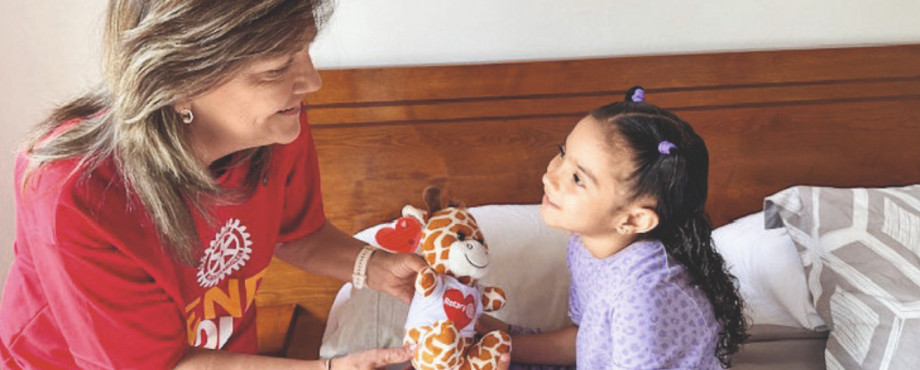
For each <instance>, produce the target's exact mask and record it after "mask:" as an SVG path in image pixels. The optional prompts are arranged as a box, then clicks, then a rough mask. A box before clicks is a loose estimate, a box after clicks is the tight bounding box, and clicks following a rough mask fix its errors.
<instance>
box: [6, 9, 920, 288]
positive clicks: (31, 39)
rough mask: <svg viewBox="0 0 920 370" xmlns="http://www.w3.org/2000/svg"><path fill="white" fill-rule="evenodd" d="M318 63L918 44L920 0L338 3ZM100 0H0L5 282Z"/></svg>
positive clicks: (79, 84)
mask: <svg viewBox="0 0 920 370" xmlns="http://www.w3.org/2000/svg"><path fill="white" fill-rule="evenodd" d="M337 2H338V4H339V5H338V8H337V10H336V15H335V17H334V18H333V20H332V22H331V24H330V26H329V28H328V29H327V30H326V32H324V34H323V35H322V36H321V39H320V40H319V41H318V42H317V44H316V45H315V46H314V49H313V53H314V60H315V61H316V62H317V64H318V65H319V66H321V67H340V66H371V65H407V64H440V63H462V62H485V61H507V60H532V59H553V58H574V57H587V56H614V55H629V54H660V53H679V52H681V53H682V52H696V51H716V50H745V49H774V48H809V47H818V46H840V45H864V44H882V43H907V42H910V43H920V22H917V20H916V15H917V14H920V1H917V0H873V1H869V0H812V1H801V0H772V1H759V0H645V1H610V0H568V1H560V0H556V1H550V0H498V1H496V0H466V1H445V0H387V1H372V0H337ZM104 3H105V1H102V0H93V1H91V0H2V1H0V53H2V55H3V56H2V59H0V86H2V87H3V90H2V91H0V174H4V175H5V176H2V177H0V179H2V180H0V282H2V281H3V280H5V277H6V271H7V270H8V268H9V265H10V263H11V261H12V242H13V239H14V236H15V227H14V225H15V215H14V211H13V188H14V185H13V183H12V172H13V170H12V165H13V153H14V152H15V150H16V148H17V147H18V145H19V143H20V142H21V141H22V139H23V137H24V133H25V132H26V130H27V128H28V127H29V126H30V125H31V124H33V123H34V122H36V121H38V120H39V119H41V118H42V117H43V116H44V115H46V114H47V113H48V111H49V110H50V109H51V107H52V106H53V105H54V104H55V103H60V102H61V101H62V100H63V99H65V98H67V97H71V96H73V95H75V94H76V93H78V92H79V91H81V89H82V88H83V87H85V86H89V85H90V84H91V83H92V82H93V81H94V80H95V79H96V78H97V76H98V74H99V70H98V67H97V59H98V45H97V41H98V38H99V34H100V30H101V26H102V24H101V22H102V19H101V18H102V12H103V7H104Z"/></svg>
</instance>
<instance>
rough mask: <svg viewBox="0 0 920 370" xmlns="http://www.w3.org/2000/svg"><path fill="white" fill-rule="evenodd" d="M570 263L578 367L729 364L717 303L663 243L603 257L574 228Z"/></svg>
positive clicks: (638, 244) (707, 366)
mask: <svg viewBox="0 0 920 370" xmlns="http://www.w3.org/2000/svg"><path fill="white" fill-rule="evenodd" d="M568 265H569V271H570V273H571V274H572V283H571V284H572V285H571V287H570V290H569V294H570V300H569V316H570V317H571V319H572V321H573V322H574V323H575V324H576V325H578V336H577V339H576V345H575V346H576V358H577V364H578V368H579V369H721V368H722V367H721V365H720V363H719V360H718V359H717V358H716V357H715V349H716V342H717V341H718V332H719V324H718V322H717V321H716V320H715V316H714V315H713V312H712V306H711V305H710V304H709V300H708V299H707V298H706V295H705V293H703V291H702V290H700V289H698V288H695V287H693V286H691V285H690V276H689V274H688V273H687V271H686V270H685V269H684V267H683V266H682V265H680V264H679V263H677V262H676V261H674V260H673V259H672V258H670V257H669V256H668V254H667V252H665V249H664V246H663V245H662V244H661V243H660V242H658V241H639V242H636V243H633V244H631V245H629V246H628V247H626V248H624V249H623V250H621V251H619V252H617V253H616V254H615V255H613V256H611V257H608V258H605V259H597V258H594V256H592V255H591V253H590V252H589V251H588V250H587V249H586V248H585V246H584V244H582V241H581V238H580V237H579V236H578V235H573V236H572V238H571V239H570V240H569V245H568ZM514 331H517V332H533V331H528V330H527V329H522V328H515V329H514V330H513V332H514ZM512 368H514V369H551V368H556V369H558V368H559V367H546V366H539V367H536V366H533V365H522V364H514V365H512Z"/></svg>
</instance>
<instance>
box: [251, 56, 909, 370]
mask: <svg viewBox="0 0 920 370" xmlns="http://www.w3.org/2000/svg"><path fill="white" fill-rule="evenodd" d="M321 75H322V77H323V81H324V87H323V88H322V90H320V91H319V92H318V93H316V94H311V95H309V96H307V98H306V100H305V101H306V102H307V103H308V104H309V113H310V119H311V123H312V129H313V134H314V137H315V141H316V145H317V151H318V153H319V157H320V168H321V172H322V176H323V178H322V187H323V199H324V202H325V207H326V214H327V215H328V218H329V220H330V221H331V222H332V223H333V224H335V225H336V226H338V227H339V228H341V229H343V230H345V231H347V232H356V231H359V230H360V229H362V228H365V227H368V226H371V225H374V224H378V223H380V222H383V221H387V220H390V219H393V218H395V217H397V216H398V213H399V210H400V209H401V207H402V206H403V205H405V204H407V203H411V204H417V205H419V204H420V203H421V200H420V194H421V191H422V189H423V188H424V187H426V186H428V185H439V186H440V187H441V188H442V189H445V191H446V193H447V195H448V196H450V197H453V198H456V199H460V200H463V201H464V202H465V203H466V204H468V205H481V204H496V203H518V204H519V203H538V202H539V201H540V198H541V197H542V186H541V183H540V176H541V175H542V174H543V172H544V170H545V168H546V164H547V163H548V161H549V159H550V158H551V157H552V156H553V155H555V145H556V144H558V143H559V142H561V140H562V139H563V138H564V137H565V135H566V134H567V133H568V131H569V130H570V129H571V128H572V127H573V126H574V125H575V123H576V122H577V121H578V120H579V119H580V118H581V117H583V116H584V115H585V114H586V113H587V111H588V110H590V109H592V108H594V107H597V106H600V105H603V104H606V103H609V102H612V101H616V100H620V99H622V96H623V94H624V93H625V91H626V90H627V89H628V88H629V87H631V86H633V85H637V84H638V85H642V86H644V87H645V88H646V91H647V94H646V97H647V99H648V101H649V102H650V103H652V104H656V105H659V106H661V107H664V108H668V109H670V110H672V111H674V112H676V113H677V114H678V115H680V116H681V117H682V118H684V119H685V120H686V121H688V122H690V124H691V125H692V126H694V128H695V129H696V130H697V132H698V133H699V134H700V136H702V137H703V138H704V139H705V140H706V143H707V146H708V148H709V151H710V158H711V167H710V193H709V194H710V198H709V202H708V207H707V208H708V211H709V214H710V216H711V217H712V219H713V222H714V223H715V224H716V226H718V225H721V224H724V223H726V222H728V221H730V220H732V219H734V218H737V217H739V216H742V215H744V214H747V213H751V212H755V211H757V210H759V209H761V207H762V202H763V198H764V197H765V196H767V195H769V194H772V193H774V192H777V191H779V190H781V189H783V188H786V187H788V186H791V185H795V184H817V185H829V186H841V187H842V186H886V185H898V184H907V183H920V143H918V141H920V45H900V46H886V47H868V48H843V49H821V50H794V51H763V52H740V53H719V54H698V55H665V56H642V57H625V58H605V59H581V60H564V61H542V62H524V63H503V64H484V65H454V66H427V67H400V68H363V69H345V70H326V71H322V72H321ZM340 286H341V282H339V281H334V280H331V279H327V278H322V277H317V276H311V275H308V274H306V273H303V272H300V271H297V270H296V269H294V268H292V267H290V266H288V265H286V264H284V263H283V262H279V261H275V262H274V263H273V265H272V267H271V268H270V269H269V272H268V273H267V275H266V276H265V278H264V281H263V284H262V287H261V291H260V292H259V294H258V295H257V297H256V302H257V303H258V304H259V305H260V306H262V307H265V306H276V305H285V304H292V303H297V304H299V305H300V306H302V307H303V309H301V310H302V312H301V315H300V316H299V317H298V319H297V324H296V326H297V327H298V328H297V330H296V331H295V334H294V335H295V337H296V336H300V338H302V339H301V340H300V342H301V343H299V344H297V348H296V349H291V350H289V351H288V355H289V356H291V357H315V356H316V349H317V348H318V345H319V340H320V337H321V335H322V329H323V326H324V323H325V318H326V316H327V314H328V310H329V308H330V306H331V304H332V300H333V297H334V296H335V293H336V291H337V290H338V289H339V287H340ZM265 335H269V334H265ZM291 351H293V352H291Z"/></svg>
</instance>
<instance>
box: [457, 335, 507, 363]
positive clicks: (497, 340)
mask: <svg viewBox="0 0 920 370" xmlns="http://www.w3.org/2000/svg"><path fill="white" fill-rule="evenodd" d="M505 353H511V336H510V335H508V334H507V333H505V332H502V331H499V330H494V331H490V332H489V333H487V334H486V335H485V336H483V337H482V339H480V340H479V342H478V343H476V344H474V345H473V346H472V347H470V351H469V352H468V353H467V355H466V358H464V363H465V364H464V365H465V366H461V369H475V370H494V369H496V368H497V367H498V358H499V357H501V355H502V354H505Z"/></svg>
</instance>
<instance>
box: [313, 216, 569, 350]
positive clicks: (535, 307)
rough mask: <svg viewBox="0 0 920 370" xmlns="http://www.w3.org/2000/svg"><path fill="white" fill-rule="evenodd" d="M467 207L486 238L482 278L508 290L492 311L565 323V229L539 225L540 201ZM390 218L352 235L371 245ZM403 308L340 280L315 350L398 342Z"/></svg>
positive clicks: (528, 321) (543, 324)
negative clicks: (502, 302) (486, 261)
mask: <svg viewBox="0 0 920 370" xmlns="http://www.w3.org/2000/svg"><path fill="white" fill-rule="evenodd" d="M470 212H471V213H472V214H473V217H475V218H476V221H477V222H478V223H479V227H480V228H481V229H482V233H483V236H484V237H485V239H486V241H487V242H488V244H489V256H490V257H491V264H492V265H491V266H492V267H490V269H489V275H488V276H487V277H486V278H485V279H483V284H484V285H494V286H497V287H499V288H502V289H503V290H504V291H505V293H506V294H507V296H508V304H507V305H506V306H505V307H504V308H503V309H501V310H500V311H498V312H496V313H495V314H494V316H496V317H498V318H500V319H503V320H507V321H509V322H511V323H514V324H517V325H522V326H525V327H530V328H540V329H543V330H553V329H556V328H559V327H562V326H563V325H565V324H567V323H568V322H569V321H568V316H567V313H568V299H569V294H568V293H569V274H568V269H567V268H566V261H565V258H566V257H565V256H566V242H567V241H568V233H566V232H563V231H560V230H554V229H550V228H548V227H547V226H546V225H544V224H543V220H542V219H541V217H540V206H539V205H489V206H481V207H471V208H470ZM392 224H393V222H391V223H388V224H381V225H377V226H373V227H371V228H368V229H366V230H364V231H361V232H359V233H358V234H356V235H355V237H356V238H358V239H360V240H363V241H364V242H366V243H368V244H371V245H376V241H375V239H374V236H375V235H376V233H377V230H379V229H381V228H383V227H385V226H392ZM378 253H379V252H378ZM407 314H408V305H407V304H405V303H403V302H401V301H399V300H397V299H395V298H393V297H390V296H389V295H386V294H382V293H378V292H376V291H373V290H370V289H362V290H352V289H351V284H345V286H344V287H343V288H342V290H340V291H339V294H338V296H337V297H336V301H335V303H334V304H333V306H332V310H331V311H330V314H329V320H328V321H327V324H326V332H325V334H324V335H323V344H322V347H320V356H323V357H330V356H338V355H342V354H346V353H351V352H354V351H358V350H363V349H371V348H388V347H394V346H398V345H400V344H401V343H402V329H403V323H404V322H405V319H406V315H407Z"/></svg>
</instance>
